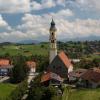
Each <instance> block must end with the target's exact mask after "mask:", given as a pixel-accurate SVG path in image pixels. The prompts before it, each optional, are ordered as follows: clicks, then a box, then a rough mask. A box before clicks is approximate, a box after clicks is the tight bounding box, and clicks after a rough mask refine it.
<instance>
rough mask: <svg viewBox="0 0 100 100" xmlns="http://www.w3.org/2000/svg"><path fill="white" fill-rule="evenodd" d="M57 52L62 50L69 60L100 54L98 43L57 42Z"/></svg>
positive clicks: (99, 42) (99, 44)
mask: <svg viewBox="0 0 100 100" xmlns="http://www.w3.org/2000/svg"><path fill="white" fill-rule="evenodd" d="M58 48H59V50H64V51H65V52H66V53H67V55H69V56H70V57H71V58H80V57H82V56H84V55H89V54H93V53H96V52H98V53H99V52H100V41H84V42H80V41H78V42H73V41H69V42H60V41H59V42H58Z"/></svg>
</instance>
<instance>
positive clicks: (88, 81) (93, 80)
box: [69, 67, 100, 88]
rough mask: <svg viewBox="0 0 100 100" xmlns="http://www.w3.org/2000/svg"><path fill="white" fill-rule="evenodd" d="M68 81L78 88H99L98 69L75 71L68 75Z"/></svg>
mask: <svg viewBox="0 0 100 100" xmlns="http://www.w3.org/2000/svg"><path fill="white" fill-rule="evenodd" d="M69 81H70V82H73V84H76V86H78V87H86V88H96V87H98V86H100V69H99V68H96V67H95V68H91V69H77V70H74V71H73V72H70V73H69Z"/></svg>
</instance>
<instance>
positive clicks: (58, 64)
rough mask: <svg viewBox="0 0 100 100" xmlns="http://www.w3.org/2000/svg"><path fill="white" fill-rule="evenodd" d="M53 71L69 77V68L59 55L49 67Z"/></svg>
mask: <svg viewBox="0 0 100 100" xmlns="http://www.w3.org/2000/svg"><path fill="white" fill-rule="evenodd" d="M47 70H49V71H51V72H54V73H57V74H58V75H60V76H61V77H67V73H68V69H67V67H66V66H65V64H64V63H63V62H62V60H61V59H60V58H59V56H58V55H57V56H56V57H55V58H54V60H53V61H52V62H51V63H50V65H49V66H48V69H47Z"/></svg>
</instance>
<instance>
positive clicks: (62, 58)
mask: <svg viewBox="0 0 100 100" xmlns="http://www.w3.org/2000/svg"><path fill="white" fill-rule="evenodd" d="M58 56H59V58H60V59H61V60H62V61H63V63H64V64H65V66H66V67H67V68H69V67H70V66H73V65H72V63H71V61H70V59H68V57H67V56H66V54H65V53H64V52H63V51H62V52H60V53H59V54H58Z"/></svg>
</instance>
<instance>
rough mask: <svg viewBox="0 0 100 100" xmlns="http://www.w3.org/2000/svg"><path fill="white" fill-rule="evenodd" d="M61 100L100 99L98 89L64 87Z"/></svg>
mask: <svg viewBox="0 0 100 100" xmlns="http://www.w3.org/2000/svg"><path fill="white" fill-rule="evenodd" d="M62 100H100V89H78V90H75V89H73V90H72V89H69V90H68V89H65V91H64V93H63V96H62Z"/></svg>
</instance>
